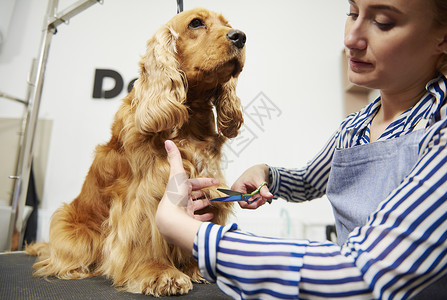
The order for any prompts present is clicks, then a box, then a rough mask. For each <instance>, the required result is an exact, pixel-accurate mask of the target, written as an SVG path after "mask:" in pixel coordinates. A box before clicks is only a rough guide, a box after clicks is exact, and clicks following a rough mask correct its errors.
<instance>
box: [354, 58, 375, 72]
mask: <svg viewBox="0 0 447 300" xmlns="http://www.w3.org/2000/svg"><path fill="white" fill-rule="evenodd" d="M349 66H350V67H351V69H355V70H361V69H367V68H372V66H373V64H372V63H369V62H366V61H363V60H361V59H357V58H352V57H351V58H350V59H349Z"/></svg>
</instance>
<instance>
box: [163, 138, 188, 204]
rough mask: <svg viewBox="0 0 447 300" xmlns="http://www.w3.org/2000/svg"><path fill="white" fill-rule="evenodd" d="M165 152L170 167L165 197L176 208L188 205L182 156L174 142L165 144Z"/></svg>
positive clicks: (186, 183)
mask: <svg viewBox="0 0 447 300" xmlns="http://www.w3.org/2000/svg"><path fill="white" fill-rule="evenodd" d="M165 148H166V152H167V154H168V161H169V165H170V173H169V181H168V184H167V186H166V192H165V196H166V198H167V199H169V200H170V201H171V202H172V203H174V204H175V205H177V206H182V207H186V206H187V205H188V193H189V187H188V181H187V179H188V177H187V175H186V172H185V170H184V169H183V163H182V156H181V154H180V151H179V150H178V148H177V146H176V145H175V144H174V142H172V141H169V140H167V141H166V142H165Z"/></svg>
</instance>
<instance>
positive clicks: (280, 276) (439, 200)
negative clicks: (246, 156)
mask: <svg viewBox="0 0 447 300" xmlns="http://www.w3.org/2000/svg"><path fill="white" fill-rule="evenodd" d="M443 123H444V124H438V125H437V126H433V127H432V128H431V129H430V130H429V131H428V133H427V134H426V138H425V139H424V140H423V141H422V143H421V145H422V146H421V155H420V158H419V161H418V162H417V164H416V165H415V167H414V169H413V170H412V171H411V173H410V174H409V176H407V177H406V178H405V179H404V181H403V182H402V183H401V185H399V187H397V188H396V189H395V190H394V191H393V192H392V193H391V194H390V195H389V196H388V197H387V198H386V199H385V200H384V201H382V202H381V203H380V204H379V206H378V208H377V210H376V211H375V212H373V213H372V214H371V215H370V217H369V219H368V221H367V223H366V224H365V225H364V226H362V227H358V228H355V229H354V230H353V231H352V232H351V234H350V235H349V237H348V240H347V242H346V243H345V244H344V245H343V246H341V247H340V246H338V245H335V244H333V243H330V242H323V243H318V242H310V241H306V240H285V239H273V238H266V237H258V236H255V235H251V234H248V233H244V232H241V231H238V230H237V226H236V225H234V224H233V225H230V226H227V227H221V226H218V225H214V224H212V223H204V224H203V225H202V226H201V228H200V230H199V232H198V234H197V237H196V241H195V254H194V255H195V257H196V258H197V259H198V263H199V267H200V270H201V271H202V272H203V274H204V276H205V277H206V278H207V279H208V280H211V281H215V282H217V284H218V286H219V287H220V288H221V289H222V290H223V291H224V292H225V293H227V294H228V295H230V296H232V297H233V298H236V299H250V298H251V299H264V298H273V299H292V298H295V299H296V298H298V297H299V298H304V299H306V298H317V299H341V298H342V299H371V298H374V299H406V298H410V297H412V296H414V295H416V294H417V293H418V292H420V291H421V290H422V289H423V288H425V287H426V286H428V285H429V284H430V283H432V282H434V281H435V280H437V279H438V278H440V277H441V276H443V275H444V274H446V273H447V230H446V228H447V193H446V191H447V172H446V170H447V149H446V144H447V120H446V121H444V122H443ZM207 243H208V246H207ZM210 245H212V246H210Z"/></svg>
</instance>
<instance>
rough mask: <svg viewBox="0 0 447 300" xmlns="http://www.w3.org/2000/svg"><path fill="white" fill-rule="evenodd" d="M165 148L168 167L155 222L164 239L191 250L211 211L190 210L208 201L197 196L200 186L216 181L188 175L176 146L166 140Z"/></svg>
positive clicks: (198, 208)
mask: <svg viewBox="0 0 447 300" xmlns="http://www.w3.org/2000/svg"><path fill="white" fill-rule="evenodd" d="M165 148H166V151H167V152H168V160H169V164H170V166H171V169H170V174H169V181H168V184H167V186H166V191H165V194H164V195H163V198H162V199H161V201H160V203H159V205H158V209H157V212H156V214H155V223H156V225H157V227H158V230H159V231H160V233H161V235H162V236H163V237H164V238H165V239H166V241H168V242H169V243H171V244H174V245H177V246H180V247H182V248H183V249H185V250H187V251H192V247H193V244H194V238H195V235H196V233H197V231H198V230H199V227H200V225H201V224H202V222H203V221H209V220H211V218H212V217H213V215H212V214H211V213H209V214H203V215H195V214H194V212H195V211H197V210H200V209H202V208H205V207H207V206H208V205H209V202H208V200H206V199H200V198H201V197H203V193H202V191H201V189H203V188H207V187H210V186H217V185H218V184H219V181H218V180H217V179H212V178H197V179H188V176H187V175H186V172H185V170H184V168H183V164H182V157H181V155H180V151H179V150H178V148H177V146H176V145H175V144H174V143H173V142H172V141H166V142H165ZM193 199H198V200H195V201H194V200H193Z"/></svg>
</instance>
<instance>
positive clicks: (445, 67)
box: [433, 0, 447, 75]
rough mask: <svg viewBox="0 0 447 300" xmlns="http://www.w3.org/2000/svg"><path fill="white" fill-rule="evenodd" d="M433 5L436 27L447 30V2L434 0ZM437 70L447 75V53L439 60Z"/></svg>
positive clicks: (445, 0) (446, 0)
mask: <svg viewBox="0 0 447 300" xmlns="http://www.w3.org/2000/svg"><path fill="white" fill-rule="evenodd" d="M433 4H434V22H435V26H436V27H441V28H442V27H445V28H447V0H433ZM437 70H438V71H440V72H442V73H444V75H447V53H444V54H442V55H441V57H440V58H439V61H438V65H437Z"/></svg>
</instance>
